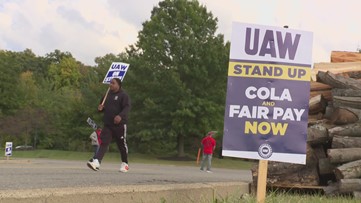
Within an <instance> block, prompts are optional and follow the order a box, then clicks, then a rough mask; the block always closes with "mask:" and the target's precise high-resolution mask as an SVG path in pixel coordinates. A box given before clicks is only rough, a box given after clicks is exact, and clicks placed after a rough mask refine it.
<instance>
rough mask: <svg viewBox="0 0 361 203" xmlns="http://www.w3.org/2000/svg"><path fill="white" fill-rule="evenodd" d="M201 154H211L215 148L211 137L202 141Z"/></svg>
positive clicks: (214, 141) (214, 142)
mask: <svg viewBox="0 0 361 203" xmlns="http://www.w3.org/2000/svg"><path fill="white" fill-rule="evenodd" d="M201 143H202V145H203V153H205V154H213V149H214V147H215V146H216V140H215V139H214V138H213V137H211V136H206V137H205V138H203V139H202V142H201Z"/></svg>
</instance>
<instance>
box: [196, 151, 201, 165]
mask: <svg viewBox="0 0 361 203" xmlns="http://www.w3.org/2000/svg"><path fill="white" fill-rule="evenodd" d="M200 156H201V148H199V149H198V155H197V165H198V164H199V157H200Z"/></svg>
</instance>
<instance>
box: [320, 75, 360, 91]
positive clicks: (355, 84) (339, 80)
mask: <svg viewBox="0 0 361 203" xmlns="http://www.w3.org/2000/svg"><path fill="white" fill-rule="evenodd" d="M317 81H319V82H322V83H325V84H327V85H330V86H331V87H332V88H341V89H355V90H359V89H361V82H360V81H358V80H356V79H353V78H346V77H343V76H341V75H335V74H333V73H331V72H329V71H327V72H318V73H317Z"/></svg>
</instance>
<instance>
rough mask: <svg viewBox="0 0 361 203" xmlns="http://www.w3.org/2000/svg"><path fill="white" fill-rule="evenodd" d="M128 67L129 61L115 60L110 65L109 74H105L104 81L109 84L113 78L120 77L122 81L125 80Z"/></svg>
mask: <svg viewBox="0 0 361 203" xmlns="http://www.w3.org/2000/svg"><path fill="white" fill-rule="evenodd" d="M128 68H129V64H127V63H122V62H113V63H112V65H110V68H109V70H108V72H107V74H106V75H105V78H104V80H103V83H104V84H109V83H110V81H111V80H112V79H113V78H119V79H120V80H121V81H123V79H124V77H125V74H126V73H127V71H128Z"/></svg>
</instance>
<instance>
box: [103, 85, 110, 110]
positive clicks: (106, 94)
mask: <svg viewBox="0 0 361 203" xmlns="http://www.w3.org/2000/svg"><path fill="white" fill-rule="evenodd" d="M108 93H109V87H108V90H107V93H105V96H104V98H103V101H102V106H104V103H105V100H106V99H107V96H108Z"/></svg>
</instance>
